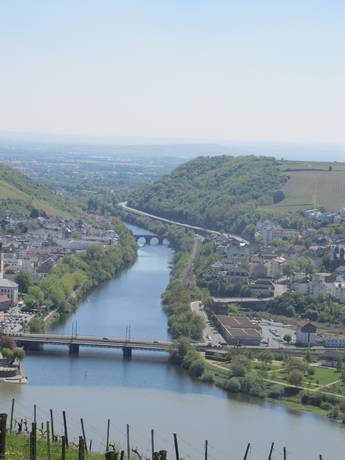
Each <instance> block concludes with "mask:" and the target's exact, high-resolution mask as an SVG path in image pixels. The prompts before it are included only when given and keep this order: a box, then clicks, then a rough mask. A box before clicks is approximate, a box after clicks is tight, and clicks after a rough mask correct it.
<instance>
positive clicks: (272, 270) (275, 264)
mask: <svg viewBox="0 0 345 460" xmlns="http://www.w3.org/2000/svg"><path fill="white" fill-rule="evenodd" d="M285 262H286V259H285V257H282V256H278V257H275V258H274V259H271V260H269V261H268V262H266V266H267V275H268V276H271V277H272V278H279V277H280V276H281V275H282V274H283V265H284V264H285Z"/></svg>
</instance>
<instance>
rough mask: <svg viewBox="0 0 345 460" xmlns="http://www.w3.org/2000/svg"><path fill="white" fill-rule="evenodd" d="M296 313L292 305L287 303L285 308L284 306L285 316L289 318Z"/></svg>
mask: <svg viewBox="0 0 345 460" xmlns="http://www.w3.org/2000/svg"><path fill="white" fill-rule="evenodd" d="M295 315H296V310H295V307H294V306H292V305H289V306H288V307H287V308H286V316H289V317H290V318H292V317H293V316H295Z"/></svg>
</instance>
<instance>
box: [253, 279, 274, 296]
mask: <svg viewBox="0 0 345 460" xmlns="http://www.w3.org/2000/svg"><path fill="white" fill-rule="evenodd" d="M248 287H249V288H250V292H251V294H252V295H253V296H263V297H270V296H273V295H274V284H273V283H272V279H271V278H258V279H256V280H255V281H253V282H251V283H249V284H248Z"/></svg>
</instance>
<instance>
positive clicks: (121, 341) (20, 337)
mask: <svg viewBox="0 0 345 460" xmlns="http://www.w3.org/2000/svg"><path fill="white" fill-rule="evenodd" d="M11 338H12V339H13V340H15V341H16V342H17V344H18V345H19V346H23V347H24V348H26V349H30V346H31V347H32V346H33V345H44V344H50V345H65V346H67V347H69V352H70V353H71V354H78V353H79V347H80V346H83V347H96V348H118V349H121V350H122V351H123V357H124V358H127V359H130V358H131V357H132V350H144V351H155V352H157V351H160V352H168V353H170V352H172V351H174V350H176V349H177V345H176V343H174V342H171V341H166V340H162V341H161V340H137V339H128V338H126V339H125V338H120V337H95V336H81V335H57V334H17V335H11Z"/></svg>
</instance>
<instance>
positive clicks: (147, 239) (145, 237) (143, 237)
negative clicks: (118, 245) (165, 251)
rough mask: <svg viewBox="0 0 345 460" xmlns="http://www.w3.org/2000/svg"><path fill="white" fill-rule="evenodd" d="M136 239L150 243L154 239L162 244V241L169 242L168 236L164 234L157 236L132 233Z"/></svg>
mask: <svg viewBox="0 0 345 460" xmlns="http://www.w3.org/2000/svg"><path fill="white" fill-rule="evenodd" d="M134 238H135V240H136V241H138V242H139V240H141V241H143V240H144V241H145V244H151V243H153V242H154V241H156V242H157V243H158V244H160V245H162V244H164V243H166V244H169V241H168V238H167V237H166V236H159V235H134Z"/></svg>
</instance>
